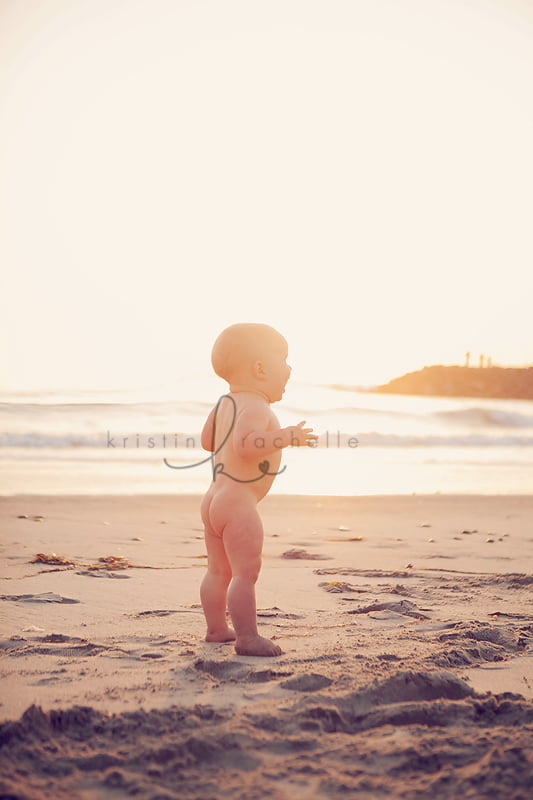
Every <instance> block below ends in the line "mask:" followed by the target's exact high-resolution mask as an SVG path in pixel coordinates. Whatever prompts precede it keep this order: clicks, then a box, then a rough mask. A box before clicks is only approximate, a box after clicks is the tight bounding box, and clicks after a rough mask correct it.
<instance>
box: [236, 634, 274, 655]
mask: <svg viewBox="0 0 533 800" xmlns="http://www.w3.org/2000/svg"><path fill="white" fill-rule="evenodd" d="M235 652H236V653H237V654H238V655H240V656H280V655H281V654H282V652H283V651H282V649H281V647H278V645H277V644H274V642H271V641H270V639H264V638H263V637H262V636H253V637H250V638H248V639H239V640H238V642H236V644H235Z"/></svg>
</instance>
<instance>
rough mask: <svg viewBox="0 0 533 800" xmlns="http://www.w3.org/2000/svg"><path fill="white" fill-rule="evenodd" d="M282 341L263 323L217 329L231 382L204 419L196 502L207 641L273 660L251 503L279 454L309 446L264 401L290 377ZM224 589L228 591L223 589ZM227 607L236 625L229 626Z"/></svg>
mask: <svg viewBox="0 0 533 800" xmlns="http://www.w3.org/2000/svg"><path fill="white" fill-rule="evenodd" d="M287 352H288V351H287V342H286V341H285V339H284V338H283V336H281V334H279V333H278V332H277V331H276V330H274V328H271V327H270V326H269V325H260V324H254V323H242V324H238V325H232V326H230V327H229V328H226V330H224V331H222V333H221V334H220V336H219V337H218V339H217V340H216V342H215V344H214V347H213V352H212V356H211V360H212V364H213V369H214V370H215V372H216V374H217V375H219V376H220V377H221V378H224V380H226V381H227V382H228V384H229V394H227V395H224V396H223V397H222V398H221V399H220V400H219V402H218V403H217V405H216V406H215V408H213V410H212V411H211V413H210V414H209V417H208V418H207V421H206V423H205V425H204V429H203V431H202V447H203V448H204V449H205V450H208V451H210V452H212V453H213V459H214V461H213V463H214V469H213V482H212V483H211V486H210V487H209V489H208V491H207V493H206V494H205V496H204V498H203V500H202V509H201V510H202V520H203V523H204V527H205V542H206V547H207V558H208V565H207V573H206V575H205V577H204V580H203V581H202V586H201V589H200V596H201V600H202V606H203V609H204V614H205V618H206V621H207V635H206V637H205V638H206V641H208V642H231V641H235V650H236V651H237V653H239V654H240V655H249V656H279V655H280V654H281V652H282V651H281V648H279V647H278V646H277V645H276V644H274V642H271V641H270V640H269V639H265V638H264V637H262V636H259V633H258V631H257V619H256V605H255V583H256V581H257V578H258V576H259V570H260V569H261V552H262V547H263V526H262V524H261V520H260V518H259V514H258V513H257V504H258V503H259V501H260V500H262V499H263V497H264V496H265V495H266V494H267V492H268V490H269V489H270V487H271V486H272V482H273V480H274V476H275V475H276V473H277V471H278V468H279V465H280V461H281V450H282V448H283V447H287V446H288V445H294V446H298V445H305V444H310V443H312V442H313V441H314V440H316V439H317V437H316V436H315V435H314V434H313V433H312V428H304V427H303V426H304V425H305V420H304V421H303V422H300V423H298V425H291V426H289V427H288V428H280V426H279V422H278V420H277V419H276V416H275V415H274V413H273V412H272V410H271V409H270V404H271V403H275V402H277V401H278V400H281V397H282V395H283V392H284V390H285V384H286V383H287V381H288V379H289V375H290V374H291V368H290V366H289V365H288V364H287V360H286V359H287ZM228 587H229V588H228ZM226 604H227V607H228V610H229V613H230V616H231V620H232V622H233V625H234V627H235V630H232V629H231V628H230V627H228V623H227V620H226Z"/></svg>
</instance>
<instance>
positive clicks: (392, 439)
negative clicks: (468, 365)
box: [0, 431, 533, 452]
mask: <svg viewBox="0 0 533 800" xmlns="http://www.w3.org/2000/svg"><path fill="white" fill-rule="evenodd" d="M110 435H111V441H112V444H110V443H109V439H108V434H107V432H103V433H97V434H82V433H76V432H72V433H64V434H45V433H4V434H0V447H2V448H50V449H66V448H101V449H104V450H113V451H130V452H132V451H138V450H143V451H150V450H151V451H152V452H154V451H158V452H159V451H162V450H165V451H167V452H168V451H171V450H182V449H183V450H191V449H196V448H199V447H200V444H199V443H200V433H199V432H196V433H188V434H185V433H180V434H174V433H172V434H168V435H166V439H165V441H163V436H164V434H162V433H161V432H157V433H152V434H146V433H143V434H141V435H139V436H137V434H135V433H127V432H126V433H122V432H121V433H119V434H117V433H113V434H110ZM124 440H126V441H124ZM317 447H318V448H320V449H332V448H351V449H355V448H357V447H533V437H532V436H483V435H481V434H464V435H461V434H458V435H453V436H439V435H434V434H429V435H427V434H426V435H422V436H416V435H412V434H393V433H379V432H378V431H370V432H366V433H365V432H362V433H357V434H353V433H343V432H340V431H335V432H331V433H323V434H321V435H320V436H319V438H318V444H317Z"/></svg>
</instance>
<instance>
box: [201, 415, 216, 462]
mask: <svg viewBox="0 0 533 800" xmlns="http://www.w3.org/2000/svg"><path fill="white" fill-rule="evenodd" d="M215 411H216V407H215V408H213V410H212V411H211V413H210V414H209V416H208V418H207V419H206V421H205V425H204V427H203V429H202V436H201V440H200V443H201V445H202V447H203V449H204V450H208V451H209V452H210V453H212V452H213V451H214V449H215V437H214V435H213V434H214V428H213V425H214V421H215Z"/></svg>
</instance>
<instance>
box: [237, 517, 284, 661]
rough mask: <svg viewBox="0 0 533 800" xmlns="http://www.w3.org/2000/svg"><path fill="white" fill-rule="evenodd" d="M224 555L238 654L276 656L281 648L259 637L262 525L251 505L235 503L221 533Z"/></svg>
mask: <svg viewBox="0 0 533 800" xmlns="http://www.w3.org/2000/svg"><path fill="white" fill-rule="evenodd" d="M223 541H224V547H225V550H226V555H227V558H228V560H229V563H230V564H231V572H232V576H233V577H232V580H231V584H230V587H229V591H228V608H229V613H230V615H231V619H232V622H233V625H234V626H235V632H236V634H237V641H236V642H235V650H236V651H237V653H239V655H249V656H279V655H280V654H281V652H282V651H281V648H280V647H278V645H276V644H274V642H271V641H270V639H265V638H263V637H262V636H259V633H258V631H257V615H256V603H255V584H256V581H257V578H258V577H259V571H260V569H261V551H262V548H263V526H262V524H261V520H260V518H259V514H258V513H257V509H256V507H255V504H254V503H253V502H248V503H243V504H239V505H238V506H237V508H236V509H235V511H234V513H233V514H232V515H231V516H230V518H229V519H228V521H227V522H226V525H225V526H224V531H223Z"/></svg>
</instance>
